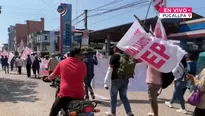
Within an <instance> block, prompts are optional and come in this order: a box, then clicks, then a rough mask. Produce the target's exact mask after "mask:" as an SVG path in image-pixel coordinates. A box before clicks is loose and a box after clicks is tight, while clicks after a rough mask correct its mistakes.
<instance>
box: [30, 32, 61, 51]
mask: <svg viewBox="0 0 205 116" xmlns="http://www.w3.org/2000/svg"><path fill="white" fill-rule="evenodd" d="M28 44H29V45H30V47H31V49H33V50H34V51H35V52H41V53H45V54H48V53H49V54H51V53H59V31H45V30H44V31H41V32H37V33H32V34H30V35H29V39H28Z"/></svg>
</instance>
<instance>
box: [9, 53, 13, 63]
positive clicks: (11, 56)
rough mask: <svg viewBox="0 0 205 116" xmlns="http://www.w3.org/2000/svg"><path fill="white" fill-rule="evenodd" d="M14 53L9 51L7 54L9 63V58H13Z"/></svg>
mask: <svg viewBox="0 0 205 116" xmlns="http://www.w3.org/2000/svg"><path fill="white" fill-rule="evenodd" d="M13 57H14V54H13V53H12V52H9V56H8V63H9V64H10V62H11V60H12V59H13Z"/></svg>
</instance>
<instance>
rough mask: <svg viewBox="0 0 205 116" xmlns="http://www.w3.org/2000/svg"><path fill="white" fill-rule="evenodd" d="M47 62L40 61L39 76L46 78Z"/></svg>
mask: <svg viewBox="0 0 205 116" xmlns="http://www.w3.org/2000/svg"><path fill="white" fill-rule="evenodd" d="M47 68H48V60H46V59H41V64H40V76H41V77H43V76H48V74H49V73H48V70H47Z"/></svg>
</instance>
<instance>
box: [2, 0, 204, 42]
mask: <svg viewBox="0 0 205 116" xmlns="http://www.w3.org/2000/svg"><path fill="white" fill-rule="evenodd" d="M111 1H113V0H0V5H1V6H2V14H0V43H6V42H7V41H8V32H7V28H8V27H9V26H10V25H15V24H16V23H25V21H26V20H40V18H41V17H44V18H45V27H46V30H54V29H58V28H59V14H58V13H57V11H56V9H57V6H58V5H59V4H60V2H64V3H70V4H72V5H73V9H72V10H73V12H72V15H73V18H75V17H76V16H77V15H79V14H81V13H82V12H83V10H85V9H93V8H96V7H98V6H101V5H104V4H106V3H109V2H111ZM129 1H134V0H122V2H121V3H119V4H123V3H126V2H129ZM136 1H137V0H136ZM167 5H168V6H170V7H174V6H176V7H177V6H179V7H180V6H181V7H183V6H184V7H193V11H194V12H196V13H198V14H200V15H202V16H205V13H204V12H203V11H204V10H205V0H168V4H167ZM113 6H114V7H116V5H113ZM113 6H110V7H113ZM105 8H106V7H105ZM147 8H148V5H147V6H145V7H142V8H132V9H126V10H121V11H116V12H113V13H108V14H105V15H101V16H98V17H93V18H89V19H88V28H89V29H95V30H97V29H103V28H107V27H112V26H115V25H120V24H125V23H128V22H131V21H133V20H134V17H133V15H134V14H135V15H137V16H139V17H140V18H141V19H143V18H144V17H145V14H146V10H147ZM128 11H129V12H128ZM125 12H126V13H125ZM95 13H97V12H93V13H92V12H89V15H91V14H95ZM117 15H118V16H117ZM155 15H156V14H155V12H154V10H153V8H151V10H150V13H149V17H151V16H155ZM77 27H78V28H83V23H82V22H81V23H79V24H77Z"/></svg>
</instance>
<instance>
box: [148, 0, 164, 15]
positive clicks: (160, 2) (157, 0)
mask: <svg viewBox="0 0 205 116" xmlns="http://www.w3.org/2000/svg"><path fill="white" fill-rule="evenodd" d="M151 2H152V5H153V7H154V9H155V10H156V12H157V13H159V10H160V8H163V7H166V6H167V0H152V1H151Z"/></svg>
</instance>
